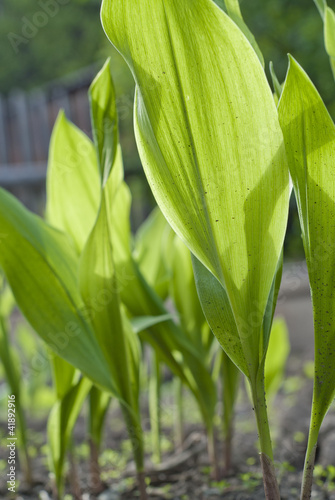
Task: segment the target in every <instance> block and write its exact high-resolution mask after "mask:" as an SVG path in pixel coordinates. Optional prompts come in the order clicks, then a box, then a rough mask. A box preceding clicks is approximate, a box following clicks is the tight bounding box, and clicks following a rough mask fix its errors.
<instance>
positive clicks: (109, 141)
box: [88, 59, 119, 186]
mask: <svg viewBox="0 0 335 500" xmlns="http://www.w3.org/2000/svg"><path fill="white" fill-rule="evenodd" d="M88 95H89V100H90V107H91V120H92V132H93V140H94V144H95V147H96V151H97V157H98V165H99V172H100V179H101V185H102V186H105V185H106V183H107V180H108V178H109V174H110V172H111V169H112V166H113V165H114V162H115V157H116V154H117V150H118V143H119V137H118V119H117V110H116V100H115V90H114V85H113V81H112V78H111V74H110V59H108V60H107V61H106V63H105V64H104V66H103V68H102V69H101V71H100V72H99V73H98V74H97V76H96V77H95V79H94V80H93V82H92V84H91V86H90V88H89V92H88Z"/></svg>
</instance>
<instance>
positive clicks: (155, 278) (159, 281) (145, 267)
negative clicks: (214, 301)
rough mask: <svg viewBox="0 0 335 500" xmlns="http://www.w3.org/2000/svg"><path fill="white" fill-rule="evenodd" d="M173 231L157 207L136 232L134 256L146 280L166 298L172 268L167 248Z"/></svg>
mask: <svg viewBox="0 0 335 500" xmlns="http://www.w3.org/2000/svg"><path fill="white" fill-rule="evenodd" d="M171 235H172V238H173V232H172V231H171V228H170V226H169V225H168V223H167V222H166V219H165V217H164V216H163V215H162V212H161V211H160V210H159V208H158V207H156V208H155V209H154V210H153V211H152V212H151V214H150V215H149V217H148V218H147V219H146V220H145V221H144V223H143V224H142V225H141V226H140V228H139V229H138V231H137V233H136V239H135V251H134V258H135V260H136V262H137V264H138V266H139V268H140V271H141V273H142V274H143V276H144V277H145V279H146V281H147V282H148V284H149V285H150V286H152V287H153V288H154V289H155V291H156V292H157V293H158V295H159V296H160V297H161V298H162V299H163V300H164V299H165V298H166V297H167V294H168V287H169V281H170V270H169V266H168V263H167V262H166V260H167V259H166V258H165V248H166V247H170V244H169V242H170V240H171Z"/></svg>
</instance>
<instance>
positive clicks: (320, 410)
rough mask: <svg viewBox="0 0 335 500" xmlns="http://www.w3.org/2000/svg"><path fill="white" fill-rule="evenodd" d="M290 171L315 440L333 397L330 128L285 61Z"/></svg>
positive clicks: (315, 98) (307, 85)
mask: <svg viewBox="0 0 335 500" xmlns="http://www.w3.org/2000/svg"><path fill="white" fill-rule="evenodd" d="M279 117H280V122H281V126H282V129H283V133H284V137H285V143H286V151H287V157H288V162H289V168H290V173H291V177H292V181H293V186H294V191H295V196H296V199H297V205H298V211H299V218H300V225H301V228H302V237H303V242H304V248H305V254H306V260H307V267H308V273H309V281H310V287H311V292H312V302H313V311H314V331H315V380H314V397H313V409H312V424H311V433H312V440H314V444H315V443H316V439H317V435H318V431H319V428H320V426H321V423H322V420H323V418H324V416H325V414H326V412H327V410H328V408H329V406H330V404H331V403H332V401H333V399H334V395H335V350H334V348H333V346H334V342H335V327H334V325H335V323H334V319H335V300H334V294H333V291H332V290H333V284H334V280H335V275H334V272H335V265H334V264H335V247H334V240H335V225H334V218H335V209H334V207H335V182H334V158H335V126H334V123H333V121H332V119H331V117H330V116H329V114H328V111H327V109H326V107H325V105H324V103H323V102H322V99H321V97H320V96H319V94H318V92H317V90H316V88H315V87H314V86H313V84H312V82H311V81H310V79H309V78H308V76H307V74H306V73H305V72H304V71H303V69H302V68H301V66H299V64H298V63H297V62H296V61H295V60H294V59H293V58H292V57H290V65H289V70H288V74H287V77H286V82H285V86H284V90H283V94H282V97H281V100H280V103H279Z"/></svg>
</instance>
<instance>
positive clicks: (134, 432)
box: [121, 403, 147, 500]
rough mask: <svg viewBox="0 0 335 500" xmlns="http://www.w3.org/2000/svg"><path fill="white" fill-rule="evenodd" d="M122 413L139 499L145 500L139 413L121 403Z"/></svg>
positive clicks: (141, 433) (142, 444)
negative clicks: (128, 438) (131, 453)
mask: <svg viewBox="0 0 335 500" xmlns="http://www.w3.org/2000/svg"><path fill="white" fill-rule="evenodd" d="M121 409H122V413H123V416H124V419H125V423H126V427H127V430H128V434H129V437H130V441H131V444H132V449H133V455H134V460H135V465H136V475H137V483H138V489H139V492H140V499H141V500H147V492H146V484H145V473H144V443H143V431H142V427H141V424H140V421H139V419H138V418H139V412H138V409H137V411H134V409H132V408H130V407H129V406H126V405H124V404H122V403H121Z"/></svg>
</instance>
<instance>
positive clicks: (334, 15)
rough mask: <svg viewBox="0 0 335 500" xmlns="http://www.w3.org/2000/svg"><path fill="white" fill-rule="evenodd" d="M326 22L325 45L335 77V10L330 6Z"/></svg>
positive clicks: (327, 9) (326, 14)
mask: <svg viewBox="0 0 335 500" xmlns="http://www.w3.org/2000/svg"><path fill="white" fill-rule="evenodd" d="M324 23H325V24H324V37H325V46H326V51H327V54H328V55H329V58H330V65H331V68H332V71H333V75H334V78H335V12H334V11H333V10H332V9H331V8H330V7H327V8H326V11H325V19H324Z"/></svg>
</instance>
